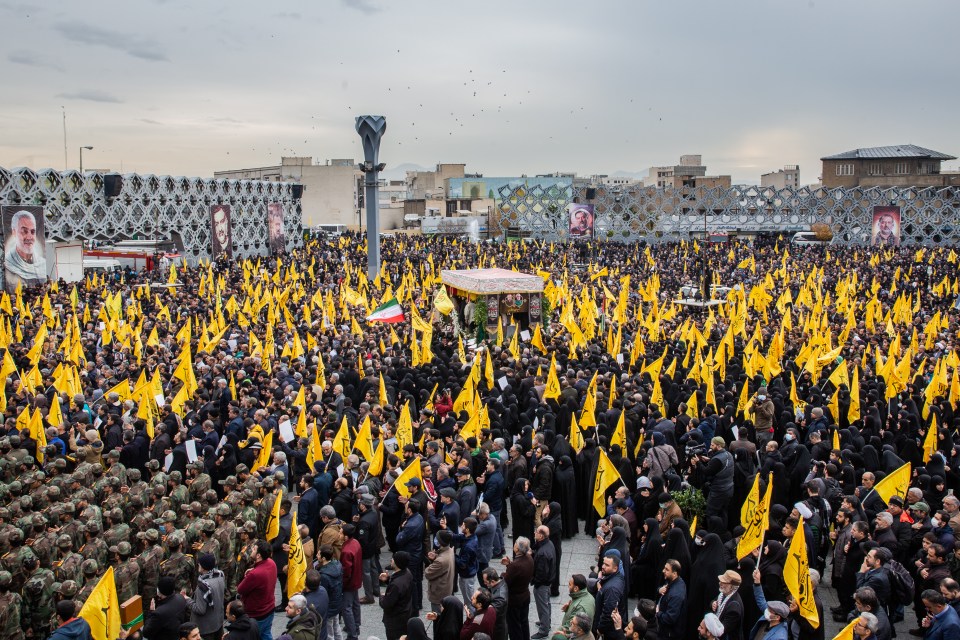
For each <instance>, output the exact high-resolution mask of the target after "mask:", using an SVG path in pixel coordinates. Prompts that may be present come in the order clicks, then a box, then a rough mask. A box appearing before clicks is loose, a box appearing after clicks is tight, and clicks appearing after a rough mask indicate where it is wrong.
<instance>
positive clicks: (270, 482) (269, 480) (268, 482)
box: [263, 476, 277, 489]
mask: <svg viewBox="0 0 960 640" xmlns="http://www.w3.org/2000/svg"><path fill="white" fill-rule="evenodd" d="M276 483H277V482H276V480H274V479H273V476H267V477H266V478H264V479H263V486H264V488H266V489H272V488H273V487H274V486H275V485H276Z"/></svg>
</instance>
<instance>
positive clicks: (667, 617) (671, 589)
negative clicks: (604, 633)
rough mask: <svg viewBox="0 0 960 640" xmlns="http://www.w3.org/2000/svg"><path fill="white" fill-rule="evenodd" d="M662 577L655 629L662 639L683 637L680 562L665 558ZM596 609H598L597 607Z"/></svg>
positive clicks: (684, 588)
mask: <svg viewBox="0 0 960 640" xmlns="http://www.w3.org/2000/svg"><path fill="white" fill-rule="evenodd" d="M604 563H606V559H604ZM663 578H664V580H665V581H666V584H664V585H663V586H662V587H660V601H659V602H658V603H657V629H659V630H660V638H662V639H663V640H675V639H676V638H682V637H684V633H685V631H686V622H687V620H686V613H687V612H686V609H687V585H686V584H685V583H684V582H683V578H681V577H680V563H679V562H677V561H676V560H667V562H666V564H664V566H663ZM597 610H598V611H599V607H597Z"/></svg>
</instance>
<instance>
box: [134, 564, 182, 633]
mask: <svg viewBox="0 0 960 640" xmlns="http://www.w3.org/2000/svg"><path fill="white" fill-rule="evenodd" d="M153 603H154V606H153V607H152V608H151V610H150V611H147V612H146V616H145V617H144V625H143V636H144V637H145V638H150V640H177V639H178V638H179V633H180V625H181V624H182V623H183V621H184V620H186V617H187V600H186V598H184V597H183V596H182V595H180V594H179V593H174V579H173V577H172V576H163V577H162V578H160V580H159V582H157V597H156V598H154V599H153Z"/></svg>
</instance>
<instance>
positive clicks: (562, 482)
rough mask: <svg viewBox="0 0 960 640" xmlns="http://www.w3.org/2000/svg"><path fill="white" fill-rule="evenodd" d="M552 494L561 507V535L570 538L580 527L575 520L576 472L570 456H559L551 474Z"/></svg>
mask: <svg viewBox="0 0 960 640" xmlns="http://www.w3.org/2000/svg"><path fill="white" fill-rule="evenodd" d="M553 495H554V499H555V500H556V501H557V502H559V503H560V506H561V507H562V508H563V509H562V511H563V537H564V539H568V538H572V537H573V536H575V535H577V531H578V530H579V528H580V527H579V523H578V522H577V474H576V471H575V470H574V468H573V461H572V460H571V459H570V456H562V457H561V458H560V466H559V467H557V472H556V473H555V474H554V476H553Z"/></svg>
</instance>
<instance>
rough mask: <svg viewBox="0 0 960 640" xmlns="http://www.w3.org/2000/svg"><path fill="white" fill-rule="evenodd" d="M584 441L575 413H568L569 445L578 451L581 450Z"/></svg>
mask: <svg viewBox="0 0 960 640" xmlns="http://www.w3.org/2000/svg"><path fill="white" fill-rule="evenodd" d="M584 445H585V443H584V441H583V434H582V433H581V432H580V427H579V426H578V425H577V414H575V413H571V414H570V447H571V448H572V449H573V450H574V452H575V453H580V452H581V451H582V450H583V447H584Z"/></svg>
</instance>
